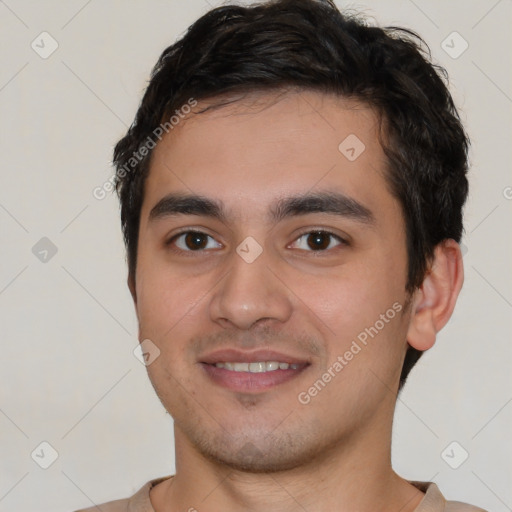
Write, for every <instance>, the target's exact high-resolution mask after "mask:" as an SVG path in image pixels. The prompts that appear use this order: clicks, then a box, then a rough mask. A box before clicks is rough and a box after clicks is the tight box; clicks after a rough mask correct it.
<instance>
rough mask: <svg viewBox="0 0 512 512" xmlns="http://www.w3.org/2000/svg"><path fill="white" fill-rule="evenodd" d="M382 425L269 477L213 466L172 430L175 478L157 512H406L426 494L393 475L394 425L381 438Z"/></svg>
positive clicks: (162, 490) (157, 494)
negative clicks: (306, 511) (174, 447)
mask: <svg viewBox="0 0 512 512" xmlns="http://www.w3.org/2000/svg"><path fill="white" fill-rule="evenodd" d="M389 423H391V421H390V422H389ZM380 425H381V427H380V428H376V429H374V431H373V432H372V431H371V430H367V431H366V432H365V434H364V435H361V434H360V435H356V434H354V435H353V436H350V439H345V440H342V441H340V442H339V443H338V444H336V445H334V446H330V447H328V448H327V449H325V450H323V453H321V454H318V456H317V457H315V458H314V459H313V460H309V461H308V462H307V463H305V464H302V465H300V466H298V467H296V468H293V469H290V470H286V471H279V472H273V473H250V472H243V471H239V470H235V469H232V468H230V467H228V466H226V465H223V464H221V463H218V462H213V461H211V460H209V459H207V458H205V457H204V456H203V455H202V454H200V453H199V452H198V451H197V450H196V449H195V447H194V446H192V445H191V444H190V442H189V440H188V438H187V437H186V435H185V434H184V433H183V432H182V431H181V430H180V429H179V428H178V427H176V426H175V441H176V474H175V476H174V477H173V478H171V479H169V480H166V481H165V482H163V483H162V484H163V485H162V484H160V485H159V486H157V487H156V488H155V489H154V492H152V494H151V500H152V503H153V505H154V508H155V510H156V512H177V511H183V510H187V511H188V510H190V511H191V512H193V510H194V509H195V510H196V511H199V512H201V511H203V510H208V512H221V511H222V512H235V511H236V512H238V511H240V510H246V511H248V512H263V511H265V512H267V511H269V510H279V511H281V512H303V511H304V510H314V511H315V512H334V511H336V512H340V511H341V512H349V511H350V512H353V511H355V510H357V511H359V512H370V511H371V512H373V511H375V510H376V509H378V510H379V511H381V512H391V511H396V510H400V511H401V512H411V511H413V510H414V509H415V508H416V506H417V505H418V503H419V502H420V501H421V499H422V498H423V496H424V494H423V493H422V492H421V491H419V490H418V489H416V488H415V487H413V486H412V485H411V484H410V483H408V482H407V481H406V480H403V479H402V478H400V477H399V476H398V475H396V473H394V471H393V470H392V468H391V454H390V451H391V425H389V426H390V428H389V430H388V431H386V432H383V428H382V423H380ZM383 435H384V437H385V438H386V439H383ZM386 440H387V442H386Z"/></svg>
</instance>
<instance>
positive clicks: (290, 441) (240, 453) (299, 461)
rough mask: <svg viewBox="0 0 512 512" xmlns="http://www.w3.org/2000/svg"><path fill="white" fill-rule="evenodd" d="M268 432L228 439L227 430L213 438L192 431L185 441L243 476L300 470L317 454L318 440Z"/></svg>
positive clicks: (285, 433)
mask: <svg viewBox="0 0 512 512" xmlns="http://www.w3.org/2000/svg"><path fill="white" fill-rule="evenodd" d="M269 432H271V430H266V431H265V432H263V431H262V432H260V433H256V434H254V435H252V436H251V435H250V434H248V433H247V430H245V431H242V433H241V434H239V435H232V436H230V435H229V434H228V433H227V431H224V433H220V434H219V435H217V436H215V435H212V433H211V432H198V431H195V432H193V433H192V435H189V441H190V442H191V444H192V445H193V446H194V447H195V449H196V450H197V451H198V452H199V453H200V454H201V455H202V456H203V457H205V458H206V459H208V460H210V461H212V462H213V463H215V464H219V465H222V466H225V467H228V468H230V469H233V470H236V471H243V472H246V473H276V472H280V471H289V470H291V469H294V468H297V467H300V466H302V465H304V464H306V463H308V462H311V460H312V459H313V457H314V454H315V453H316V454H318V452H319V449H321V447H319V446H317V444H318V437H316V439H315V438H314V437H312V438H310V439H309V443H308V440H307V439H305V438H304V436H303V435H302V436H301V435H299V434H298V433H296V434H293V435H292V434H291V433H290V432H284V433H283V432H281V434H280V435H279V436H274V435H272V434H270V433H269Z"/></svg>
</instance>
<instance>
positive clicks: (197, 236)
mask: <svg viewBox="0 0 512 512" xmlns="http://www.w3.org/2000/svg"><path fill="white" fill-rule="evenodd" d="M208 238H210V239H212V240H213V238H212V237H211V236H210V235H207V234H206V233H203V232H201V231H184V232H183V233H178V234H177V235H174V236H173V237H172V238H171V239H170V240H169V241H168V242H167V243H166V245H171V244H173V243H175V245H176V246H177V247H178V249H180V250H181V251H186V252H191V251H192V252H193V251H201V250H202V249H214V248H215V247H216V246H213V247H212V246H208ZM217 247H220V244H219V245H218V246H217Z"/></svg>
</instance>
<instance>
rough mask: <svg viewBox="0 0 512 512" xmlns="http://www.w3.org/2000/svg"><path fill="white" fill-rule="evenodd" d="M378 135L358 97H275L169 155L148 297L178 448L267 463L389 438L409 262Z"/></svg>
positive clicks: (191, 127) (186, 129)
mask: <svg viewBox="0 0 512 512" xmlns="http://www.w3.org/2000/svg"><path fill="white" fill-rule="evenodd" d="M206 105H207V103H204V102H203V103H199V105H198V107H197V109H199V108H200V107H204V106H206ZM197 109H196V110H197ZM377 127H378V120H377V116H376V114H375V112H374V111H373V110H372V109H370V108H368V107H366V106H364V105H361V104H358V103H355V102H353V101H348V100H346V99H341V98H336V97H334V96H328V95H324V94H321V93H317V92H306V91H302V92H300V93H291V92H289V93H286V94H283V95H281V96H276V95H275V94H273V95H270V94H267V95H265V94H260V95H258V96H257V95H253V96H250V97H246V98H245V99H244V100H240V101H237V102H235V103H232V104H230V105H227V106H223V107H221V108H219V109H214V110H210V111H208V112H205V113H201V114H199V115H193V116H190V117H189V118H188V119H187V120H185V121H182V122H181V124H179V125H178V126H176V127H175V128H174V129H173V130H172V131H170V132H169V134H167V135H166V137H164V138H163V139H162V141H161V142H160V143H159V144H158V146H157V147H156V148H155V150H154V153H153V156H152V161H151V167H150V172H149V176H148V178H147V182H146V188H145V195H144V201H143V205H142V210H141V220H140V234H139V242H138V261H137V268H136V278H135V281H134V283H132V293H133V294H134V299H135V303H136V310H137V316H138V320H139V326H140V333H139V338H140V340H141V341H142V340H151V341H150V345H148V346H150V347H153V348H152V349H150V350H149V351H150V352H151V350H153V351H154V353H155V354H157V353H158V351H157V350H156V347H157V348H158V350H159V351H160V352H159V355H158V357H156V358H155V359H154V361H153V362H151V364H149V365H148V367H147V369H148V374H149V377H150V379H151V382H152V384H153V386H154V388H155V390H156V392H157V394H158V396H159V398H160V400H161V401H162V403H163V405H164V406H165V408H166V409H167V410H168V412H169V413H170V414H171V415H172V417H173V418H174V425H175V436H176V443H177V451H179V450H180V449H181V450H183V449H187V450H192V451H193V452H194V453H196V454H197V455H198V456H201V457H205V458H206V459H208V460H209V461H216V462H220V463H223V464H226V465H228V466H229V467H232V468H239V469H244V470H246V471H254V472H258V471H267V470H271V469H272V470H279V469H290V468H293V467H298V466H300V465H301V464H304V463H305V462H306V461H311V460H313V459H319V458H321V457H326V456H327V454H329V453H330V454H332V453H333V452H332V450H342V449H344V450H346V449H347V447H349V446H350V447H356V446H357V445H358V443H363V441H364V442H366V443H370V444H371V443H372V442H375V443H377V442H378V439H379V437H382V436H387V435H388V432H387V430H386V428H384V427H383V425H387V424H389V428H390V425H391V418H392V414H393V408H394V401H395V396H396V389H397V385H398V378H399V374H400V369H401V366H402V362H403V356H404V354H405V349H406V336H407V328H408V322H409V317H408V315H407V314H403V313H404V311H405V310H404V304H405V302H406V293H405V284H406V269H407V255H406V240H405V229H404V221H403V218H402V214H401V210H400V206H399V203H398V202H397V200H396V199H395V198H394V197H393V196H392V195H391V194H390V192H389V190H388V187H387V186H386V181H385V177H384V173H385V166H386V160H385V157H384V154H383V151H382V148H381V146H380V144H379V142H378V133H377ZM146 343H148V342H146ZM155 346H156V347H155Z"/></svg>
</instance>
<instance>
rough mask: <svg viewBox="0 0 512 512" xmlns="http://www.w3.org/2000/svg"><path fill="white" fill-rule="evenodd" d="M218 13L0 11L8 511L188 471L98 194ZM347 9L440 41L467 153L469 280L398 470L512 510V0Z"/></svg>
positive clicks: (73, 6)
mask: <svg viewBox="0 0 512 512" xmlns="http://www.w3.org/2000/svg"><path fill="white" fill-rule="evenodd" d="M214 5H220V2H214V1H213V0H206V1H205V0H187V1H186V2H185V1H178V0H166V1H159V0H151V1H144V2H143V1H138V2H136V1H133V0H132V1H121V0H118V1H114V0H107V1H100V0H89V1H85V0H69V1H62V0H61V1H56V0H53V1H44V2H38V1H35V0H33V1H26V0H25V1H24V0H5V1H0V40H1V48H2V63H1V66H0V108H1V116H0V130H1V139H0V140H1V148H0V155H1V161H2V168H1V173H2V181H1V183H2V186H1V188H0V226H1V238H0V243H1V250H2V257H1V262H2V263H1V266H0V308H1V317H0V322H1V323H0V328H1V336H2V339H1V358H0V365H1V370H0V511H7V510H16V511H17V512H22V511H36V510H37V511H40V512H41V511H52V512H65V511H71V510H74V509H76V508H79V507H85V506H90V505H92V504H93V503H101V502H103V501H107V500H111V499H115V498H121V497H126V496H128V495H131V494H132V493H133V492H134V491H135V490H137V489H138V488H139V487H140V486H141V485H142V484H143V483H145V482H146V481H147V480H149V479H150V478H156V477H159V476H164V475H170V474H172V473H173V472H174V462H173V460H174V452H173V437H172V421H171V419H170V417H169V415H167V414H166V412H165V410H164V409H163V407H162V405H161V404H160V402H159V401H158V399H157V398H156V395H155V394H154V392H153V389H152V387H151V385H150V383H149V380H148V378H147V375H146V369H145V367H144V366H143V365H142V364H141V363H140V362H139V361H138V360H137V359H136V358H135V357H134V355H133V349H134V348H135V346H136V345H137V326H136V319H135V314H134V309H133V305H132V302H131V298H130V295H129V292H128V289H127V287H126V284H125V281H126V266H125V263H124V247H123V245H122V238H121V231H120V223H119V213H118V203H117V200H116V198H115V196H113V195H112V194H109V195H108V196H107V198H105V199H103V200H101V201H100V200H97V199H95V198H94V197H93V195H92V190H93V189H94V188H95V187H97V186H101V185H102V184H103V183H105V181H106V180H108V178H109V177H110V175H111V174H112V168H111V167H110V163H109V162H110V159H111V153H112V147H113V144H114V143H115V142H116V141H117V139H118V138H119V137H120V136H122V135H123V133H124V132H125V130H126V127H127V125H129V124H130V123H131V121H132V119H133V116H134V114H135V111H136V108H137V105H138V103H139V101H140V99H141V95H142V92H143V89H144V87H145V85H146V83H147V79H148V77H149V72H150V70H151V67H152V66H153V64H154V63H155V61H156V59H157V58H158V56H159V55H160V53H161V51H162V50H163V49H164V48H165V47H167V46H168V45H169V44H171V43H173V42H174V41H175V40H176V39H177V38H178V36H180V35H182V34H183V32H184V31H185V30H186V28H187V27H188V26H189V25H190V24H191V23H192V22H193V21H194V20H195V19H196V18H198V17H199V16H200V15H202V14H204V13H205V12H206V11H207V10H208V9H209V8H210V6H214ZM338 5H340V6H346V5H348V4H347V3H346V2H343V1H338ZM350 6H352V7H356V8H362V9H363V10H364V11H365V12H366V13H367V14H368V15H370V16H374V17H375V18H376V19H377V20H378V21H379V23H381V24H385V25H389V24H396V25H404V26H407V27H410V28H412V29H414V30H416V31H418V32H419V33H420V34H421V35H422V36H423V37H424V38H425V39H426V41H427V42H428V43H429V45H430V47H431V49H432V52H433V55H434V58H435V60H436V61H437V62H439V63H440V64H442V65H443V66H445V67H446V68H447V69H448V72H449V74H450V76H451V83H452V88H453V91H454V96H455V98H456V101H457V104H458V106H459V107H460V109H461V114H462V116H463V119H464V121H465V122H466V124H467V128H468V131H469V133H470V136H471V137H472V141H473V146H472V152H471V159H472V168H471V174H470V184H471V193H470V199H469V203H468V205H467V207H466V210H465V219H466V221H465V225H466V235H465V238H464V244H465V246H466V247H467V253H466V254H465V256H464V264H465V273H466V279H465V284H464V287H463V290H462V292H461V296H460V299H459V302H458V305H457V308H456V311H455V313H454V316H453V317H452V319H451V321H450V322H449V324H448V325H447V327H445V329H444V330H443V331H442V332H441V334H440V335H439V336H438V341H437V344H436V345H435V347H434V348H433V349H432V350H431V351H430V352H428V353H427V354H426V355H424V357H423V359H422V360H421V361H420V363H419V364H418V367H417V368H415V370H414V371H413V373H412V374H411V378H410V381H409V383H408V385H407V386H406V389H405V391H404V392H403V394H402V396H401V399H400V400H399V402H398V407H397V415H396V419H395V428H394V436H393V461H394V465H395V469H396V470H397V471H398V472H399V473H400V474H401V475H402V476H404V477H406V478H409V479H415V480H433V481H435V482H437V483H438V485H439V486H440V488H441V490H442V492H443V493H444V494H445V496H446V497H447V498H448V499H458V500H461V501H467V502H470V503H474V504H477V505H480V506H482V507H485V508H487V509H488V510H489V511H494V512H504V511H506V510H512V508H511V507H512V491H511V485H510V483H511V482H512V462H511V461H512V442H511V437H510V432H511V431H512V429H511V427H512V381H511V371H510V363H511V331H512V329H511V322H510V318H511V308H512V287H511V275H512V273H511V271H510V270H511V267H510V261H512V260H511V243H510V239H511V237H510V228H511V219H512V216H511V208H512V200H510V197H512V189H511V188H510V187H512V176H511V173H510V165H511V164H510V163H511V154H510V153H511V151H510V147H511V141H512V138H511V136H512V130H511V119H512V116H511V104H512V87H511V84H512V80H511V78H512V77H511V74H512V72H511V65H510V59H511V57H512V55H511V53H512V51H511V49H512V36H511V31H510V26H511V22H512V3H511V1H510V0H500V1H496V0H478V1H471V2H468V1H464V0H457V1H454V0H451V1H449V2H446V1H441V0H437V1H426V0H415V1H412V0H394V1H391V0H387V1H376V0H374V1H371V0H368V1H367V2H366V3H364V4H363V3H357V4H356V3H351V4H350ZM43 31H47V32H48V33H49V34H51V36H52V37H53V38H54V39H55V40H56V41H57V42H58V45H59V46H58V49H57V50H56V51H55V52H54V53H53V54H52V55H51V56H49V57H48V58H46V59H43V58H41V57H40V55H39V54H38V53H36V52H35V51H34V50H33V49H32V48H31V43H32V41H34V40H35V42H36V43H37V44H39V46H40V47H41V46H43V43H41V37H39V34H40V33H41V32H43ZM453 31H457V32H458V33H459V34H460V35H461V36H462V37H463V38H464V40H466V41H467V42H468V43H469V47H468V49H467V50H466V51H465V52H464V53H463V54H462V55H460V56H459V57H458V58H456V59H454V58H452V57H450V56H449V55H448V54H447V53H446V52H445V51H444V50H443V48H442V46H441V45H442V42H443V41H444V40H446V38H447V36H449V35H450V34H451V33H452V32H453ZM45 37H46V36H45ZM445 44H446V43H445ZM448 44H449V45H450V46H454V47H455V50H457V49H460V48H461V47H460V46H457V45H460V44H461V41H460V40H453V37H452V39H448ZM44 46H45V48H46V50H48V48H49V40H48V39H45V42H44ZM40 51H43V49H42V48H41V49H40ZM507 187H508V188H507ZM507 197H508V198H509V199H507ZM42 237H48V238H49V239H50V240H51V241H52V242H53V244H55V246H56V247H57V249H58V252H57V253H56V254H55V255H54V256H53V257H51V258H49V257H48V261H46V262H43V261H40V259H38V258H37V257H36V255H34V254H33V252H32V248H33V246H34V245H35V244H36V243H37V242H38V241H39V240H40V239H41V238H42ZM40 256H41V257H42V255H40ZM43 441H46V442H48V443H50V444H51V445H52V446H53V447H54V449H55V450H56V451H57V452H58V458H57V459H56V460H55V462H54V463H53V464H52V465H51V466H50V467H49V468H48V469H42V468H41V467H39V465H38V464H37V463H36V462H35V460H33V458H31V453H32V452H33V451H34V450H35V449H36V448H38V447H39V445H40V443H41V442H43ZM452 441H457V442H458V443H459V444H460V445H461V446H462V447H463V449H464V450H467V452H468V453H469V458H468V459H467V460H466V461H465V462H464V463H463V464H462V465H461V466H460V467H459V468H458V469H452V468H451V467H449V465H448V464H447V463H446V462H445V460H443V458H442V457H441V453H442V452H443V450H444V449H445V448H446V447H447V446H448V445H449V444H450V443H451V442H452ZM457 450H460V449H459V448H457ZM35 453H36V454H38V455H34V459H36V460H37V461H38V462H40V463H41V462H44V459H45V457H46V458H47V460H49V459H48V457H49V456H50V451H49V450H48V448H44V446H43V447H39V448H38V450H36V452H35ZM453 453H454V454H455V456H456V457H460V452H453Z"/></svg>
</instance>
